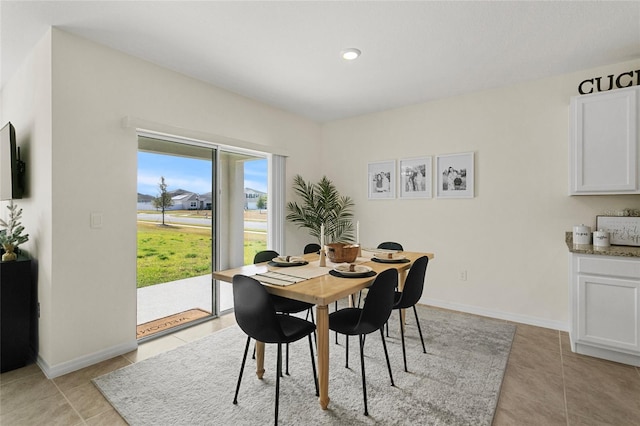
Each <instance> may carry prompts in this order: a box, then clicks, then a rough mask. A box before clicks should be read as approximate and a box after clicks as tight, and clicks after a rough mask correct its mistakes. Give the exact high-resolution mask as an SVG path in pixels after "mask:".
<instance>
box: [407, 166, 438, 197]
mask: <svg viewBox="0 0 640 426" xmlns="http://www.w3.org/2000/svg"><path fill="white" fill-rule="evenodd" d="M431 163H432V157H421V158H406V159H403V160H400V198H431V197H432V195H431V187H432V186H433V185H432V176H433V173H432V170H431Z"/></svg>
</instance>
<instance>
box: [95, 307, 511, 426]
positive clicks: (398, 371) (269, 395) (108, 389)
mask: <svg viewBox="0 0 640 426" xmlns="http://www.w3.org/2000/svg"><path fill="white" fill-rule="evenodd" d="M418 313H419V315H420V320H421V321H420V322H421V324H422V330H423V333H424V336H425V344H426V347H427V353H426V354H425V353H423V352H422V347H421V345H420V339H419V337H418V330H417V328H416V326H415V320H414V317H413V312H408V313H407V322H408V324H407V339H406V343H407V361H408V365H409V372H408V373H406V372H405V371H404V368H403V362H402V346H401V341H400V335H399V331H398V327H399V320H398V313H397V312H394V313H393V314H392V316H391V319H390V323H389V324H390V335H391V336H390V337H389V338H388V339H387V346H388V350H389V356H390V358H391V365H392V369H393V374H394V380H395V384H396V385H395V387H391V386H390V381H389V376H388V372H387V366H386V362H385V358H384V352H383V350H382V343H381V340H380V335H379V333H375V334H371V335H369V336H367V339H366V344H365V363H366V377H367V396H368V400H369V416H368V417H365V416H364V415H363V401H362V384H361V383H362V382H361V372H360V358H359V350H358V345H357V343H356V341H357V340H356V339H355V338H351V341H350V345H349V363H350V365H349V367H350V368H349V369H346V368H345V366H344V359H345V347H344V337H343V336H341V339H340V344H338V345H336V344H335V343H334V337H333V333H332V335H331V337H330V345H331V346H330V360H329V363H330V378H329V396H330V398H331V402H330V404H329V409H328V410H326V411H323V410H322V409H321V408H320V405H319V404H318V399H317V397H316V396H315V388H314V382H313V377H312V372H311V371H312V370H311V360H310V357H309V345H308V341H307V340H306V339H303V340H301V341H299V342H296V343H293V344H292V345H291V347H290V351H291V354H290V367H289V370H290V373H291V375H290V376H286V375H285V376H284V378H282V380H281V381H280V416H279V423H280V424H282V425H308V424H312V425H474V426H477V425H487V426H488V425H491V422H492V420H493V415H494V412H495V408H496V404H497V401H498V396H499V394H500V386H501V384H502V378H503V375H504V370H505V368H506V364H507V359H508V357H509V352H510V350H511V343H512V340H513V335H514V332H515V325H513V324H510V323H507V322H504V321H499V320H492V319H487V318H482V317H477V316H473V315H466V314H461V313H455V312H451V311H445V310H441V309H433V308H428V307H424V306H420V307H418ZM245 341H246V336H245V335H244V333H243V332H242V331H241V330H240V328H239V327H238V326H232V327H229V328H227V329H224V330H222V331H219V332H217V333H214V334H212V335H210V336H207V337H205V338H203V339H200V340H197V341H194V342H191V343H188V344H186V345H184V346H182V347H179V348H177V349H174V350H171V351H169V352H165V353H163V354H160V355H157V356H155V357H153V358H149V359H146V360H143V361H141V362H138V363H135V364H132V365H130V366H127V367H124V368H122V369H120V370H117V371H114V372H112V373H109V374H107V375H105V376H102V377H99V378H96V379H95V380H94V383H95V385H96V386H97V387H98V388H99V389H100V391H101V392H102V393H103V395H105V397H106V398H107V400H108V401H109V402H110V403H111V404H112V405H113V406H114V407H115V409H116V410H117V411H118V412H119V413H120V414H121V415H122V417H124V419H125V420H126V421H127V422H128V423H129V424H131V425H134V426H137V425H160V424H162V425H190V426H193V425H214V424H215V425H257V424H273V414H274V397H275V375H274V372H275V353H276V347H275V345H267V348H266V354H265V368H266V373H265V376H264V379H263V380H258V379H257V378H256V375H255V361H254V360H252V359H251V355H250V354H249V357H248V359H247V366H246V368H245V374H244V377H243V380H242V386H241V388H240V394H239V397H238V405H234V404H233V403H232V401H233V394H234V391H235V385H236V381H237V378H238V372H239V369H240V363H241V361H242V353H243V350H244V345H245Z"/></svg>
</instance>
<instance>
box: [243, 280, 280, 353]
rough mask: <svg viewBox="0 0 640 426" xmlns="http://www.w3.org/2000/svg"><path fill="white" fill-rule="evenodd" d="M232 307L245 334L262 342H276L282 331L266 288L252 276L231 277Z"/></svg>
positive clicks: (278, 340)
mask: <svg viewBox="0 0 640 426" xmlns="http://www.w3.org/2000/svg"><path fill="white" fill-rule="evenodd" d="M233 308H234V312H235V316H236V322H237V323H238V325H239V326H240V328H241V329H242V331H244V332H245V334H246V335H247V336H249V337H251V338H253V339H255V340H258V341H260V342H264V343H278V342H281V341H282V340H283V337H284V333H283V331H282V327H281V326H280V323H279V322H278V318H277V316H276V311H275V308H274V306H273V302H272V301H271V297H269V293H268V292H267V290H266V289H265V288H264V287H263V286H262V284H260V282H259V281H257V280H256V279H254V278H251V277H247V276H246V275H236V276H234V277H233Z"/></svg>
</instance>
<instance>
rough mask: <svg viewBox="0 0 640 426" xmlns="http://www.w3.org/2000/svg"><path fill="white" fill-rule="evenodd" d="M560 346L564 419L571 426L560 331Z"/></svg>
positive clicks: (559, 332) (560, 333)
mask: <svg viewBox="0 0 640 426" xmlns="http://www.w3.org/2000/svg"><path fill="white" fill-rule="evenodd" d="M558 345H559V346H560V371H562V395H563V398H564V417H565V419H566V420H567V426H569V407H568V405H567V383H566V381H565V378H564V354H563V353H562V332H561V331H559V330H558Z"/></svg>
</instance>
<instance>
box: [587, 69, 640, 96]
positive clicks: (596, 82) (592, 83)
mask: <svg viewBox="0 0 640 426" xmlns="http://www.w3.org/2000/svg"><path fill="white" fill-rule="evenodd" d="M631 86H640V70H636V71H627V72H623V73H622V74H618V75H617V76H616V75H615V74H611V75H608V76H606V77H594V78H590V79H587V80H584V81H582V82H581V83H580V84H579V85H578V92H579V93H580V94H581V95H586V94H588V93H594V92H606V91H608V90H612V89H622V88H623V87H631Z"/></svg>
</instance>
